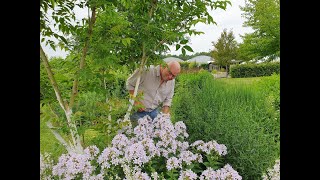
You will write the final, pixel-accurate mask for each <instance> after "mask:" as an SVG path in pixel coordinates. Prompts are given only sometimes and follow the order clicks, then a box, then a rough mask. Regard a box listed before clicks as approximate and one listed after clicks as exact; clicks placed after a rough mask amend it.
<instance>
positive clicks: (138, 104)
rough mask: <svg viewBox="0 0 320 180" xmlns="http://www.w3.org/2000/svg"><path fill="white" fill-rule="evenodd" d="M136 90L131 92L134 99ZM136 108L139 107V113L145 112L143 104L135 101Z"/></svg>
mask: <svg viewBox="0 0 320 180" xmlns="http://www.w3.org/2000/svg"><path fill="white" fill-rule="evenodd" d="M133 93H134V90H129V94H130V98H133ZM134 106H136V107H139V108H138V112H143V111H144V110H145V108H144V107H143V104H142V103H141V102H140V101H134Z"/></svg>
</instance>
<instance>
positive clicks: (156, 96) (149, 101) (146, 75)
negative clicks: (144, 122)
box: [126, 65, 175, 112]
mask: <svg viewBox="0 0 320 180" xmlns="http://www.w3.org/2000/svg"><path fill="white" fill-rule="evenodd" d="M138 72H139V69H137V70H135V71H134V73H133V74H132V75H131V76H130V77H129V78H128V79H127V81H126V88H127V90H134V88H135V85H136V81H137V78H138V74H139V73H138ZM160 83H161V76H160V66H159V65H158V66H156V67H154V66H152V65H151V66H150V67H149V68H145V69H144V70H143V71H142V73H141V77H140V83H139V88H138V92H142V94H143V96H142V100H140V102H141V103H142V104H143V105H144V106H145V111H147V112H150V111H152V110H154V109H156V108H157V107H158V106H159V105H160V104H161V103H163V104H162V106H171V102H172V97H173V94H174V85H175V80H174V79H173V80H170V81H167V82H165V81H164V82H163V83H162V84H161V85H160Z"/></svg>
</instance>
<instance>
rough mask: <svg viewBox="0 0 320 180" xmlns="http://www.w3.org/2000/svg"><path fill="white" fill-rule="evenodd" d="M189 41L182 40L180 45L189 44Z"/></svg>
mask: <svg viewBox="0 0 320 180" xmlns="http://www.w3.org/2000/svg"><path fill="white" fill-rule="evenodd" d="M187 42H188V40H187V39H184V40H181V41H180V44H187Z"/></svg>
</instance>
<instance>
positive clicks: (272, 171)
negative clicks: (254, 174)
mask: <svg viewBox="0 0 320 180" xmlns="http://www.w3.org/2000/svg"><path fill="white" fill-rule="evenodd" d="M262 179H263V180H280V158H279V159H277V160H276V162H275V164H274V165H273V168H268V169H267V172H266V173H263V175H262Z"/></svg>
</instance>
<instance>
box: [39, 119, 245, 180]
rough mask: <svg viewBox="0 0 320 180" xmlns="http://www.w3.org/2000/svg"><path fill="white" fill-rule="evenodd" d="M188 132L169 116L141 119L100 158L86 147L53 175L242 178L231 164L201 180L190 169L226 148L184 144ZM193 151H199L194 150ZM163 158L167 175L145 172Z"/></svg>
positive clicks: (65, 160)
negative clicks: (175, 175)
mask: <svg viewBox="0 0 320 180" xmlns="http://www.w3.org/2000/svg"><path fill="white" fill-rule="evenodd" d="M186 130H187V128H186V126H185V124H184V123H183V122H182V121H179V122H176V123H175V124H173V123H172V122H171V120H170V116H168V115H164V114H160V115H158V116H157V117H156V118H155V119H154V120H153V121H152V120H151V119H150V118H149V117H148V116H146V117H144V118H141V119H139V120H138V125H137V126H136V127H135V128H134V129H133V130H131V131H125V132H126V133H125V132H124V131H122V133H119V134H117V135H116V136H115V137H114V138H113V140H112V143H111V146H109V147H107V148H105V149H104V150H103V151H102V152H101V154H100V155H99V149H98V148H97V147H95V146H90V147H87V148H86V149H85V151H84V152H85V153H84V154H72V153H69V154H64V155H62V156H61V157H60V158H59V162H58V164H57V165H55V166H53V168H52V175H53V176H55V177H58V178H59V179H74V178H79V177H81V178H82V179H104V178H107V179H110V178H111V179H121V178H120V177H119V176H118V175H116V176H113V177H110V174H113V175H114V174H116V173H110V172H112V171H117V170H119V168H120V169H122V172H123V173H124V174H125V177H123V178H124V179H150V180H151V179H155V180H156V179H159V178H160V176H159V174H163V173H165V174H166V173H169V172H171V173H172V172H173V171H175V172H179V177H178V178H179V179H197V178H200V179H235V180H238V179H241V176H240V175H239V174H238V173H237V172H236V171H235V170H233V169H232V167H231V166H230V165H228V164H227V165H225V166H224V167H223V168H221V169H218V170H213V169H211V168H210V167H209V168H207V169H206V170H204V171H203V172H202V174H201V175H200V176H199V177H198V175H197V174H196V173H195V172H193V171H192V170H191V169H190V168H188V167H189V166H190V165H192V164H193V163H203V158H204V157H203V156H202V154H206V155H210V154H212V153H214V154H216V155H217V156H224V155H226V154H227V148H226V146H225V145H223V144H218V143H217V142H216V141H214V140H212V141H209V142H203V141H201V140H199V141H196V142H194V143H192V144H191V145H189V143H188V142H187V141H185V139H186V138H187V137H188V136H189V135H188V133H187V131H186ZM194 149H196V151H197V152H194V151H192V150H194ZM40 157H41V156H40ZM160 158H163V159H164V160H165V162H166V164H165V168H166V170H165V172H159V171H157V169H155V171H156V172H154V171H152V172H144V170H143V169H145V165H147V164H148V165H150V164H152V163H153V162H154V161H156V160H158V159H160ZM40 160H41V159H40ZM95 166H96V167H95ZM98 167H99V168H98ZM107 176H109V177H107ZM162 178H163V177H162Z"/></svg>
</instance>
